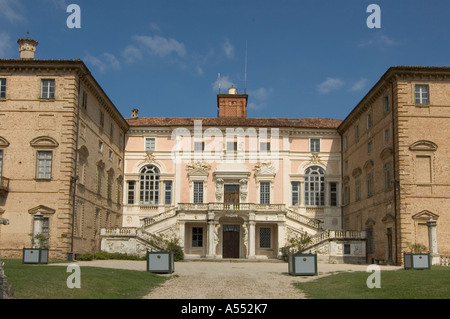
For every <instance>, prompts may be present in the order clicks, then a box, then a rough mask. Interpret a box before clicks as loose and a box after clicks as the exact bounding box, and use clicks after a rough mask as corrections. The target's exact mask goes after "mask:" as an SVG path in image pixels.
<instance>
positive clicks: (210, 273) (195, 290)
mask: <svg viewBox="0 0 450 319" xmlns="http://www.w3.org/2000/svg"><path fill="white" fill-rule="evenodd" d="M77 264H79V265H80V266H81V267H82V266H91V267H106V268H120V269H131V270H141V271H145V270H146V262H145V261H123V260H118V261H113V260H110V261H89V262H77ZM380 267H381V270H382V271H383V270H396V269H400V268H401V267H399V266H380ZM366 269H367V265H349V264H319V265H318V271H319V275H318V276H306V277H303V276H291V275H289V273H288V264H287V263H283V262H243V261H239V262H228V261H221V262H210V261H189V262H177V263H175V271H174V273H172V274H167V275H162V276H167V277H169V278H170V279H169V280H167V281H166V282H165V283H164V284H163V285H161V286H160V287H157V288H156V289H154V290H153V291H152V292H151V293H150V294H149V295H147V296H145V297H144V299H303V298H305V295H304V294H303V293H302V292H301V291H300V290H298V289H295V288H294V287H293V283H295V282H305V281H309V280H314V279H317V278H319V277H322V276H327V275H330V274H332V273H336V272H343V271H366ZM367 275H368V276H369V275H370V274H369V273H368V274H367Z"/></svg>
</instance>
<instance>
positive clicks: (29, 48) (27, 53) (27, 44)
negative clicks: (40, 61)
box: [17, 37, 39, 60]
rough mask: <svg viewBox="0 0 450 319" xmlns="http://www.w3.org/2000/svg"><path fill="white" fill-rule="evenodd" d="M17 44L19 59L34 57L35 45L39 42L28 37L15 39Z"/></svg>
mask: <svg viewBox="0 0 450 319" xmlns="http://www.w3.org/2000/svg"><path fill="white" fill-rule="evenodd" d="M17 43H18V44H19V52H20V58H21V59H31V60H33V59H34V54H35V53H36V47H37V45H38V44H39V43H38V42H37V41H34V40H32V39H29V38H28V37H27V38H26V39H19V40H17Z"/></svg>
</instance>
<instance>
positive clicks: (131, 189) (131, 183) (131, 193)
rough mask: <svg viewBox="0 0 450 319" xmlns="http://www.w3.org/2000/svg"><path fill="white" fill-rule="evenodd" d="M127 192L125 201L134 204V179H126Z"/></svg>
mask: <svg viewBox="0 0 450 319" xmlns="http://www.w3.org/2000/svg"><path fill="white" fill-rule="evenodd" d="M127 184H128V194H127V203H128V205H133V204H134V196H135V193H136V181H128V182H127Z"/></svg>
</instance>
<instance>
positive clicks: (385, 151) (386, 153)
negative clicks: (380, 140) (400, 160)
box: [380, 147, 394, 160]
mask: <svg viewBox="0 0 450 319" xmlns="http://www.w3.org/2000/svg"><path fill="white" fill-rule="evenodd" d="M393 153H394V151H393V150H392V147H386V148H385V149H383V150H382V151H381V153H380V158H381V159H382V160H385V159H387V158H389V157H390V156H391V155H392V154H393Z"/></svg>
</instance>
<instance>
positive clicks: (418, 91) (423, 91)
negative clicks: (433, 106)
mask: <svg viewBox="0 0 450 319" xmlns="http://www.w3.org/2000/svg"><path fill="white" fill-rule="evenodd" d="M415 100H416V104H430V87H429V86H428V85H423V84H416V86H415Z"/></svg>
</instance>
